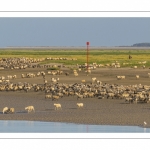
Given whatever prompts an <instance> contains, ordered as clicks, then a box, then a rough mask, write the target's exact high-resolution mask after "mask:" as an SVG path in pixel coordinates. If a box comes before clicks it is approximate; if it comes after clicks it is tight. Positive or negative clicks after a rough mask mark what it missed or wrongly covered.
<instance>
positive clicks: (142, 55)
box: [0, 49, 150, 67]
mask: <svg viewBox="0 0 150 150" xmlns="http://www.w3.org/2000/svg"><path fill="white" fill-rule="evenodd" d="M129 55H132V59H129V58H128V56H129ZM8 57H28V58H48V57H49V58H69V59H68V60H45V61H43V62H41V63H42V64H47V63H53V62H54V63H63V64H64V65H76V64H84V63H86V59H87V57H86V49H85V50H84V49H81V50H80V49H77V50H75V49H70V50H69V49H66V50H65V49H63V50H61V49H46V50H45V49H16V50H15V49H0V58H8ZM73 59H77V60H73ZM115 61H118V62H119V63H120V64H123V63H125V64H124V65H123V67H130V66H134V65H137V66H141V64H139V62H142V61H146V62H147V63H146V64H145V66H150V49H146V50H145V49H133V50H132V49H130V50H129V49H117V50H115V49H100V50H96V49H90V52H89V63H94V62H96V63H97V64H108V63H113V62H115Z"/></svg>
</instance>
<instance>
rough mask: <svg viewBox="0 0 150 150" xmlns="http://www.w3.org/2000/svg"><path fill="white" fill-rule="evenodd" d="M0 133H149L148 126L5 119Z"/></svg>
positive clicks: (0, 124) (1, 122)
mask: <svg viewBox="0 0 150 150" xmlns="http://www.w3.org/2000/svg"><path fill="white" fill-rule="evenodd" d="M0 133H150V128H145V127H144V128H143V127H138V126H111V125H84V124H74V123H60V122H40V121H8V120H5V121H0Z"/></svg>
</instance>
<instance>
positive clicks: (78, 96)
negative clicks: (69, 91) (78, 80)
mask: <svg viewBox="0 0 150 150" xmlns="http://www.w3.org/2000/svg"><path fill="white" fill-rule="evenodd" d="M75 94H76V95H77V100H78V99H79V98H81V99H82V98H83V95H81V94H78V93H75Z"/></svg>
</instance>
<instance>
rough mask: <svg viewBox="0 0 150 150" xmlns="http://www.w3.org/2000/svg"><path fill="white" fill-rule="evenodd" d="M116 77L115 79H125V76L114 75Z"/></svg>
mask: <svg viewBox="0 0 150 150" xmlns="http://www.w3.org/2000/svg"><path fill="white" fill-rule="evenodd" d="M116 77H117V79H118V80H119V79H125V78H126V77H125V76H116Z"/></svg>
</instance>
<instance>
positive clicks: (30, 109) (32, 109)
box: [25, 106, 35, 113]
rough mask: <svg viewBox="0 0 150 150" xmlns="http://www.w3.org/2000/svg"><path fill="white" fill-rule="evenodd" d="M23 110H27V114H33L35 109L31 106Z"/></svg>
mask: <svg viewBox="0 0 150 150" xmlns="http://www.w3.org/2000/svg"><path fill="white" fill-rule="evenodd" d="M25 110H27V111H28V113H29V112H31V111H33V112H35V109H34V107H33V106H28V107H25Z"/></svg>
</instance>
